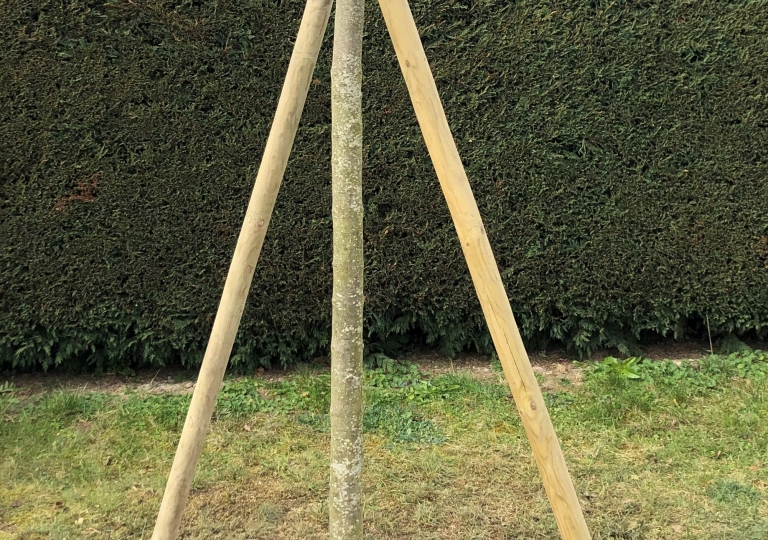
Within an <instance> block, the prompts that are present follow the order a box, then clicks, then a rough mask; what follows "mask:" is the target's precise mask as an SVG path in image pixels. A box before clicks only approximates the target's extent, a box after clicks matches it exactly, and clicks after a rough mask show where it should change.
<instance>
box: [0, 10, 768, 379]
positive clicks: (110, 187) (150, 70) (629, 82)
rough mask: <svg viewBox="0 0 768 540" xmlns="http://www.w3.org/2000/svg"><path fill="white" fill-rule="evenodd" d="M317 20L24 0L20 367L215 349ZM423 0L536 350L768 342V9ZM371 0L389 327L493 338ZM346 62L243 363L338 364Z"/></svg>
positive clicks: (455, 338) (9, 90) (264, 261)
mask: <svg viewBox="0 0 768 540" xmlns="http://www.w3.org/2000/svg"><path fill="white" fill-rule="evenodd" d="M302 7H303V6H302V5H301V3H300V2H298V1H296V0H281V1H277V0H107V1H105V0H6V1H5V2H3V8H2V10H0V105H1V106H0V291H1V294H2V298H1V299H0V365H4V366H11V365H15V366H21V367H24V366H26V367H30V366H36V365H42V366H49V365H51V364H53V363H66V364H68V365H72V366H77V365H86V366H91V367H94V366H113V367H114V366H115V365H127V364H132V365H142V364H159V363H161V362H166V363H167V362H170V361H174V360H181V361H182V362H184V363H185V364H195V363H197V362H199V361H200V359H201V356H202V351H203V348H204V346H205V342H206V339H207V336H208V333H209V331H210V328H211V322H212V317H213V315H214V313H215V310H216V307H217V303H218V298H219V294H220V291H221V287H222V283H223V279H224V277H225V274H226V271H227V266H228V262H229V258H230V256H231V253H232V250H233V249H234V245H235V241H236V236H237V233H238V230H239V225H240V221H241V219H242V217H243V214H244V211H245V206H246V203H247V199H248V196H249V193H250V189H251V186H252V182H253V178H254V176H255V172H256V169H257V166H258V162H259V159H260V157H261V152H262V149H263V145H264V142H265V139H266V136H267V132H268V129H269V125H270V122H271V119H272V114H273V111H274V108H275V104H276V101H277V97H278V94H279V91H280V87H281V83H282V79H283V76H284V73H285V69H286V66H287V62H288V59H289V56H290V52H291V46H292V41H293V39H294V35H295V32H296V30H297V28H298V21H299V18H300V14H301V10H302ZM413 9H414V13H415V15H416V19H417V23H418V24H419V26H420V28H421V31H422V36H423V40H424V43H425V45H426V48H427V54H428V55H429V57H430V60H431V63H432V65H433V71H434V73H435V76H436V79H437V84H438V87H439V88H440V91H441V95H442V97H443V101H444V103H445V108H446V112H447V115H448V118H449V120H450V122H451V126H452V128H453V130H454V135H455V138H456V140H457V143H458V146H459V151H460V152H461V154H462V157H463V159H464V161H465V164H466V167H467V172H468V174H469V177H470V179H471V182H472V185H473V188H474V190H475V194H476V196H477V199H478V204H479V206H480V209H481V212H482V213H483V216H484V218H485V220H486V223H487V230H488V233H489V235H490V238H491V242H492V245H493V247H494V250H495V253H496V256H497V259H498V263H499V265H500V268H501V271H502V274H503V276H504V279H505V280H506V285H507V288H508V292H509V295H510V298H511V300H512V304H513V309H514V310H515V312H516V315H517V319H518V323H519V324H520V325H521V328H522V330H523V333H524V334H525V336H526V338H527V339H529V340H531V341H536V342H542V341H544V340H557V341H561V342H564V343H566V344H568V345H569V346H572V347H575V348H577V349H580V350H582V351H583V350H589V349H591V348H593V347H596V346H598V345H606V344H608V345H610V344H613V345H616V344H619V345H622V346H623V345H627V344H631V343H632V341H633V340H636V339H639V338H641V337H643V335H644V334H646V333H662V334H670V333H674V334H675V335H678V336H681V335H684V334H685V333H686V332H691V331H692V332H696V331H700V328H698V327H697V325H700V321H702V320H703V319H704V318H705V317H706V318H708V320H709V323H710V325H711V327H712V330H713V331H714V332H716V333H719V334H727V333H731V332H734V333H744V332H751V333H754V332H757V333H758V334H759V335H763V336H764V335H765V334H766V332H768V239H767V238H768V212H767V211H768V37H766V36H768V3H767V2H766V1H765V0H741V1H736V0H735V1H731V2H724V1H722V0H698V1H691V0H664V1H662V0H616V1H608V0H591V1H589V0H517V1H510V0H417V1H415V2H414V4H413ZM367 13H368V17H367V34H366V39H365V46H366V49H365V50H366V52H365V58H364V62H365V69H366V73H365V80H364V87H365V88H364V93H365V95H364V100H365V103H364V107H365V111H364V114H365V130H366V131H365V137H366V143H365V160H366V169H365V180H364V182H365V201H366V254H367V271H366V288H367V289H366V302H367V304H366V314H367V315H366V324H367V329H368V331H369V332H370V336H369V338H370V340H371V342H372V343H373V344H379V345H381V344H382V343H383V342H386V341H387V340H391V338H392V337H393V336H397V335H401V334H409V333H410V334H411V337H413V336H421V339H424V340H427V341H430V342H433V343H437V344H439V345H441V346H443V347H445V348H446V349H449V350H457V349H460V348H465V347H478V348H480V349H487V347H488V337H487V332H486V329H485V325H484V323H483V321H482V315H481V312H480V309H479V304H478V302H477V300H476V299H475V296H474V291H473V288H472V284H471V281H470V279H469V275H468V272H467V270H466V266H465V263H464V261H463V258H462V254H461V250H460V246H459V244H458V241H457V240H456V238H455V233H454V229H453V226H452V223H451V221H450V217H449V215H448V211H447V208H446V205H445V203H444V201H443V200H442V196H441V194H440V191H439V186H438V184H437V181H436V178H435V176H434V172H433V170H432V166H431V163H430V161H429V159H428V156H427V153H426V150H425V147H424V144H423V142H422V140H421V136H420V133H419V130H418V126H417V124H416V121H415V118H414V116H413V112H412V109H411V106H410V103H409V101H408V97H407V93H406V89H405V85H404V83H403V82H402V79H401V77H400V74H399V69H398V66H397V63H396V60H395V57H394V52H393V50H392V46H391V44H390V43H389V41H388V38H387V36H386V29H385V26H384V23H383V20H382V18H381V15H380V13H379V10H378V7H377V5H376V4H375V3H374V2H370V3H369V5H368V12H367ZM329 28H332V24H331V25H330V27H329ZM329 33H330V29H329ZM330 58H331V52H330V50H329V47H326V48H325V49H324V51H323V52H322V53H321V58H320V61H319V65H318V69H317V73H316V79H315V81H314V84H313V87H312V90H311V92H310V96H309V99H308V102H307V106H306V109H305V112H304V116H303V120H302V125H301V127H300V131H299V134H298V137H297V140H296V145H295V149H294V153H293V156H292V159H291V161H290V163H289V167H288V171H287V173H286V178H285V182H284V185H283V189H282V191H281V195H280V198H279V201H278V205H277V208H276V214H275V218H274V220H273V222H272V225H271V228H270V231H269V234H268V236H267V243H266V245H265V248H264V250H263V253H262V257H261V261H260V263H259V264H260V265H259V268H258V269H257V272H256V277H255V280H254V285H253V288H252V293H251V298H250V300H249V304H248V307H247V309H246V313H245V317H244V321H243V325H242V331H241V333H240V335H239V338H238V342H237V344H236V354H235V362H239V363H240V364H241V365H243V366H249V365H250V366H254V365H257V364H259V363H268V362H276V361H280V362H283V363H289V362H293V361H296V360H298V359H306V358H311V357H313V356H316V355H318V354H322V353H323V352H324V351H325V350H326V349H327V344H328V337H329V328H330V326H329V318H330V300H329V297H330V290H331V264H330V261H331V253H330V249H331V223H330V159H329V154H330V107H329V102H330V97H329V78H330V77H329V68H330ZM697 321H699V322H697Z"/></svg>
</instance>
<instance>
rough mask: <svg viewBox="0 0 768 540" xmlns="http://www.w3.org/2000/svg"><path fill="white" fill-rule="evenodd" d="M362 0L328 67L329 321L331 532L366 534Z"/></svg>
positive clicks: (346, 13) (350, 12)
mask: <svg viewBox="0 0 768 540" xmlns="http://www.w3.org/2000/svg"><path fill="white" fill-rule="evenodd" d="M363 13H364V0H338V1H337V2H336V20H335V29H334V42H333V64H332V67H331V109H332V122H333V129H332V135H331V137H332V160H331V163H332V168H333V174H332V176H333V188H332V189H333V204H332V214H333V300H332V304H333V323H332V333H331V476H330V502H329V515H330V516H329V517H330V527H329V528H330V537H331V539H332V540H351V539H355V540H358V539H362V538H363V489H362V469H363V406H362V375H363V196H362V160H363V158H362V149H363V140H362V139H363V123H362V91H361V84H362V41H363Z"/></svg>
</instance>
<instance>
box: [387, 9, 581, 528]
mask: <svg viewBox="0 0 768 540" xmlns="http://www.w3.org/2000/svg"><path fill="white" fill-rule="evenodd" d="M379 5H380V6H381V10H382V12H383V13H384V20H385V22H386V25H387V29H388V30H389V35H390V37H391V38H392V43H393V44H394V46H395V52H396V53H397V59H398V61H399V63H400V68H401V69H402V72H403V76H404V77H405V82H406V85H407V86H408V92H409V93H410V96H411V101H412V102H413V108H414V109H415V111H416V117H417V119H418V121H419V125H420V126H421V131H422V133H423V135H424V140H425V142H426V144H427V149H428V150H429V155H430V157H431V158H432V162H433V163H434V166H435V170H436V172H437V177H438V179H439V181H440V185H441V187H442V189H443V193H444V194H445V198H446V201H447V202H448V208H449V209H450V212H451V216H452V218H453V222H454V225H455V226H456V232H457V233H458V236H459V240H460V241H461V247H462V249H463V250H464V256H465V258H466V259H467V264H468V266H469V271H470V274H471V275H472V281H473V282H474V285H475V290H476V291H477V296H478V297H479V299H480V304H481V306H482V308H483V313H484V314H485V319H486V321H487V323H488V327H489V329H490V331H491V337H492V338H493V343H494V345H495V347H496V352H497V353H498V355H499V358H500V359H501V364H502V366H503V368H504V374H505V376H506V378H507V382H508V383H509V387H510V389H511V390H512V395H513V396H514V398H515V403H516V405H517V409H518V411H519V412H520V416H521V418H522V420H523V426H524V427H525V431H526V433H527V435H528V440H529V441H530V443H531V447H532V448H533V455H534V457H535V458H536V463H537V464H538V466H539V471H540V473H541V477H542V480H543V482H544V487H545V489H546V491H547V495H548V496H549V501H550V503H551V504H552V509H553V511H554V514H555V519H556V520H557V525H558V527H559V529H560V535H561V536H562V538H563V539H564V540H589V538H590V534H589V530H588V529H587V525H586V522H585V521H584V516H583V515H582V512H581V506H580V505H579V500H578V498H577V496H576V491H575V489H574V487H573V482H572V481H571V477H570V475H569V474H568V468H567V467H566V464H565V458H564V457H563V452H562V450H561V449H560V444H559V442H558V440H557V435H556V434H555V430H554V427H553V426H552V421H551V420H550V417H549V413H548V412H547V408H546V406H545V405H544V399H543V397H542V395H541V390H540V389H539V385H538V383H537V381H536V377H535V376H534V373H533V370H532V369H531V363H530V361H529V359H528V354H527V353H526V352H525V347H524V346H523V341H522V339H521V337H520V332H519V330H518V328H517V324H516V322H515V318H514V315H513V314H512V308H511V306H510V304H509V300H508V298H507V293H506V291H505V290H504V284H503V283H502V281H501V275H500V274H499V269H498V267H497V266H496V260H495V259H494V257H493V252H492V251H491V245H490V243H489V241H488V237H487V236H486V233H485V228H484V226H483V221H482V218H481V217H480V211H479V210H478V208H477V203H476V202H475V198H474V196H473V194H472V189H471V188H470V185H469V180H468V179H467V175H466V173H465V171H464V166H463V165H462V163H461V159H460V157H459V152H458V150H457V149H456V144H455V142H454V140H453V136H452V135H451V130H450V127H449V126H448V121H447V119H446V117H445V112H444V111H443V106H442V103H441V102H440V96H439V95H438V92H437V86H436V85H435V81H434V79H433V77H432V72H431V70H430V68H429V64H428V62H427V56H426V53H425V52H424V48H423V47H422V44H421V39H420V38H419V32H418V29H417V28H416V23H415V22H414V20H413V15H412V14H411V10H410V7H409V6H408V0H379Z"/></svg>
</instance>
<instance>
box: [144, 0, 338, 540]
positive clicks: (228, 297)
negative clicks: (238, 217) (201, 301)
mask: <svg viewBox="0 0 768 540" xmlns="http://www.w3.org/2000/svg"><path fill="white" fill-rule="evenodd" d="M332 4H333V1H332V0H308V1H307V6H306V8H305V10H304V15H303V17H302V20H301V26H300V27H299V33H298V37H297V38H296V44H295V45H294V48H293V54H292V56H291V61H290V64H289V66H288V73H287V75H286V77H285V83H284V85H283V90H282V93H281V94H280V101H279V102H278V105H277V111H276V112H275V119H274V122H273V124H272V129H271V130H270V132H269V138H268V139H267V144H266V147H265V149H264V156H263V158H262V161H261V166H260V167H259V172H258V174H257V176H256V182H255V185H254V187H253V193H252V195H251V200H250V202H249V203H248V210H247V211H246V214H245V219H244V220H243V227H242V229H241V231H240V236H239V238H238V239H237V247H236V248H235V253H234V255H233V256H232V263H231V264H230V267H229V274H227V281H226V283H225V284H224V292H223V293H222V295H221V302H220V304H219V310H218V312H217V313H216V320H215V321H214V323H213V329H212V331H211V337H210V340H209V341H208V347H207V348H206V351H205V357H204V358H203V364H202V366H201V367H200V374H199V376H198V379H197V385H196V387H195V391H194V394H193V395H192V402H191V403H190V406H189V411H188V413H187V419H186V421H185V423H184V429H183V430H182V433H181V439H180V441H179V446H178V449H177V450H176V457H175V458H174V460H173V466H172V467H171V473H170V475H169V477H168V483H167V485H166V487H165V494H164V496H163V502H162V503H161V505H160V511H159V513H158V516H157V522H156V523H155V530H154V534H153V535H152V539H153V540H173V539H175V538H176V536H177V535H178V532H179V525H180V523H181V516H182V513H183V511H184V506H185V505H186V502H187V497H188V496H189V490H190V488H191V486H192V480H193V479H194V476H195V468H196V466H197V461H198V460H199V459H200V454H201V452H202V450H203V443H204V442H205V436H206V434H207V433H208V429H209V427H210V423H211V415H212V414H213V408H214V405H215V404H216V397H217V395H218V393H219V390H220V389H221V383H222V381H223V380H224V371H225V370H226V367H227V362H228V361H229V355H230V354H231V353H232V345H233V344H234V341H235V336H236V335H237V329H238V327H239V326H240V319H241V317H242V315H243V309H244V308H245V300H246V298H247V297H248V290H249V289H250V287H251V280H252V279H253V272H254V270H255V269H256V262H257V261H258V259H259V253H260V252H261V247H262V245H263V243H264V236H265V235H266V233H267V227H268V226H269V220H270V218H271V216H272V209H273V208H274V206H275V200H276V199H277V192H278V191H279V189H280V183H281V181H282V179H283V174H284V173H285V167H286V164H287V162H288V156H289V155H290V153H291V147H292V146H293V140H294V138H295V136H296V130H297V128H298V125H299V119H300V118H301V112H302V110H303V109H304V102H305V100H306V98H307V92H308V90H309V84H310V82H311V81H312V72H313V71H314V70H315V63H316V62H317V55H318V53H319V51H320V45H321V43H322V41H323V35H324V34H325V28H326V26H327V24H328V17H329V16H330V12H331V5H332Z"/></svg>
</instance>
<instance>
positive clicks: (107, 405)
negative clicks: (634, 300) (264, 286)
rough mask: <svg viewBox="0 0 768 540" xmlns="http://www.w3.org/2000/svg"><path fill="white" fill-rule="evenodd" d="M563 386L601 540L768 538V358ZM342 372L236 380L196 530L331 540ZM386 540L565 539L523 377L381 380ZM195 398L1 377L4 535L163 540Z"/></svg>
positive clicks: (394, 372) (370, 377) (554, 411)
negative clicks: (156, 538)
mask: <svg viewBox="0 0 768 540" xmlns="http://www.w3.org/2000/svg"><path fill="white" fill-rule="evenodd" d="M584 369H585V374H584V383H583V384H580V385H574V384H571V381H570V380H568V379H564V378H560V379H557V380H556V382H555V383H554V390H552V391H550V392H548V393H547V394H546V395H545V398H546V400H547V403H548V405H549V408H550V413H551V415H552V419H553V422H554V423H555V427H556V429H557V431H558V435H559V437H560V441H561V444H562V446H563V448H564V451H565V453H566V459H567V461H568V464H569V467H570V470H571V473H572V476H573V478H574V481H575V483H576V486H577V490H578V492H579V496H580V498H581V500H582V503H583V508H584V511H585V514H586V517H587V520H588V523H589V525H590V528H591V530H592V534H593V538H595V539H596V540H597V539H643V538H647V539H667V538H669V539H673V538H674V539H677V538H679V539H723V540H725V539H729V540H765V539H766V538H768V380H767V378H766V374H767V373H768V355H765V354H763V353H739V354H734V355H731V356H715V357H711V358H707V359H704V360H702V361H700V362H699V363H698V365H695V366H694V365H692V364H682V365H680V366H678V365H676V364H673V363H671V362H650V361H637V360H628V361H619V360H611V359H606V361H604V362H602V363H599V364H590V365H587V366H585V368H584ZM328 390H329V377H328V375H327V373H322V372H317V371H311V370H305V371H302V372H300V373H299V374H297V375H295V376H291V377H289V378H286V379H285V380H283V381H280V382H272V383H268V382H265V381H263V380H259V379H236V380H231V381H228V382H227V383H226V384H225V386H224V389H223V391H222V394H221V396H220V398H219V402H218V407H217V412H216V417H215V419H214V423H213V427H212V430H211V433H210V435H209V437H208V439H207V442H206V448H205V452H204V454H203V457H202V460H201V463H200V466H199V467H198V474H197V477H196V479H195V484H194V487H193V492H192V495H191V497H190V502H189V506H188V509H187V512H186V514H185V520H184V525H183V538H187V539H198V538H199V539H203V538H206V539H210V538H222V539H223V538H227V539H241V540H245V539H261V538H263V539H275V538H302V539H303V538H325V536H326V535H327V529H326V522H327V517H328V516H327V506H326V502H325V501H326V496H327V489H328V458H327V454H328V447H329V426H330V423H329V417H328V405H329V395H328ZM365 399H366V411H365V419H364V428H365V431H366V441H365V453H366V468H365V473H364V474H365V478H364V481H365V489H366V516H365V519H366V531H367V537H368V538H382V539H390V538H393V539H424V540H427V539H438V538H440V539H443V538H445V539H449V538H450V539H454V538H456V539H480V538H487V539H552V538H557V530H556V525H555V522H554V518H553V517H552V514H551V511H550V508H549V504H548V502H547V499H546V496H545V493H544V490H543V488H542V486H541V482H540V479H539V475H538V471H537V469H536V466H535V464H534V463H533V460H532V458H531V455H530V449H529V447H528V443H527V441H526V439H525V434H524V431H523V429H522V426H521V424H520V421H519V419H518V416H517V413H516V410H515V407H514V403H513V402H512V400H511V397H510V395H509V391H508V389H507V388H506V386H505V385H503V384H499V383H497V382H493V381H491V382H487V381H486V382H482V381H479V380H476V379H473V378H472V377H470V376H468V375H467V374H462V373H457V374H446V375H440V376H436V377H434V378H431V379H429V378H428V377H427V376H425V375H424V374H422V373H420V371H419V370H418V368H416V367H415V366H412V365H407V364H394V363H386V364H385V365H384V367H383V368H380V369H377V370H369V371H368V374H367V376H366V388H365ZM188 403H189V396H184V395H147V394H140V393H136V392H130V391H129V392H127V393H123V394H106V393H98V392H92V393H83V392H77V391H73V390H58V391H53V392H50V393H45V394H37V395H25V394H24V392H23V391H21V390H19V389H14V388H13V387H12V386H11V385H5V386H1V387H0V418H1V419H2V423H0V456H2V457H1V458H0V538H19V539H34V538H52V539H67V538H116V539H121V538H148V537H149V536H150V534H151V529H152V525H153V520H154V517H155V513H156V512H157V509H158V505H159V502H160V498H161V496H162V488H163V485H164V482H165V478H166V475H167V473H168V470H169V468H170V464H171V460H172V459H173V453H174V451H175V444H176V441H177V438H178V434H179V432H180V429H181V426H182V424H183V421H184V415H185V412H186V407H187V405H188Z"/></svg>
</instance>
